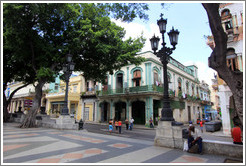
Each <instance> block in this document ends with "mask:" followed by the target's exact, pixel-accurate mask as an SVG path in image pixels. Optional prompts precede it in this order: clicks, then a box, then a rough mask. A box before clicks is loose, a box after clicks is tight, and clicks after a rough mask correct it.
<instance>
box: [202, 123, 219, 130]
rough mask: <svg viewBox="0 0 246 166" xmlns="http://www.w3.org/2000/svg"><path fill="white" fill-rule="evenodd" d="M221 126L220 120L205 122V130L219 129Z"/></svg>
mask: <svg viewBox="0 0 246 166" xmlns="http://www.w3.org/2000/svg"><path fill="white" fill-rule="evenodd" d="M221 126H222V124H221V122H205V128H206V131H211V132H214V131H219V130H220V128H221Z"/></svg>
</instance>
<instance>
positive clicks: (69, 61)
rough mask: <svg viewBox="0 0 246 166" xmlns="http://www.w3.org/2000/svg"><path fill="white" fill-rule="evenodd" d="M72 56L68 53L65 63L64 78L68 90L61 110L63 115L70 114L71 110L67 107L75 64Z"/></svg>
mask: <svg viewBox="0 0 246 166" xmlns="http://www.w3.org/2000/svg"><path fill="white" fill-rule="evenodd" d="M72 57H73V55H71V54H68V55H67V56H66V60H67V63H66V64H64V65H63V72H64V78H65V82H66V92H65V101H64V107H63V108H62V110H61V115H68V112H69V109H68V107H67V100H68V85H69V77H70V76H71V74H72V71H73V70H74V66H75V63H73V62H72Z"/></svg>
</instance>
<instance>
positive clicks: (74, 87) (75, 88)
mask: <svg viewBox="0 0 246 166" xmlns="http://www.w3.org/2000/svg"><path fill="white" fill-rule="evenodd" d="M76 92H77V85H74V86H73V93H76Z"/></svg>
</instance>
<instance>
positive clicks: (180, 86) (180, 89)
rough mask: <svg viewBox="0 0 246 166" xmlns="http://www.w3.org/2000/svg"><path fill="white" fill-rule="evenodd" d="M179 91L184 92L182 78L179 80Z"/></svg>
mask: <svg viewBox="0 0 246 166" xmlns="http://www.w3.org/2000/svg"><path fill="white" fill-rule="evenodd" d="M178 91H179V92H181V91H182V80H181V78H179V79H178Z"/></svg>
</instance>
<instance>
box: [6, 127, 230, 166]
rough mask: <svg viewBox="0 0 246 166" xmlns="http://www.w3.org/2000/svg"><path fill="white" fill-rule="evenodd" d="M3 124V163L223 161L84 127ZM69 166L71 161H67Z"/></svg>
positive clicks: (211, 156) (214, 157) (210, 156)
mask: <svg viewBox="0 0 246 166" xmlns="http://www.w3.org/2000/svg"><path fill="white" fill-rule="evenodd" d="M18 125H19V124H18V123H4V124H3V146H2V147H3V148H2V153H3V163H2V164H7V163H8V164H10V163H11V164H13V163H16V164H18V163H115V164H119V163H223V162H224V161H225V160H226V159H228V158H227V157H225V156H219V155H209V154H204V155H199V154H190V153H187V152H183V151H182V150H177V149H169V148H163V147H156V146H154V145H153V142H152V141H144V140H137V139H131V138H124V137H118V136H113V135H102V134H95V133H90V132H87V131H86V130H79V131H78V130H56V129H47V128H30V129H20V128H18ZM70 165H71V164H70Z"/></svg>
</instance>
